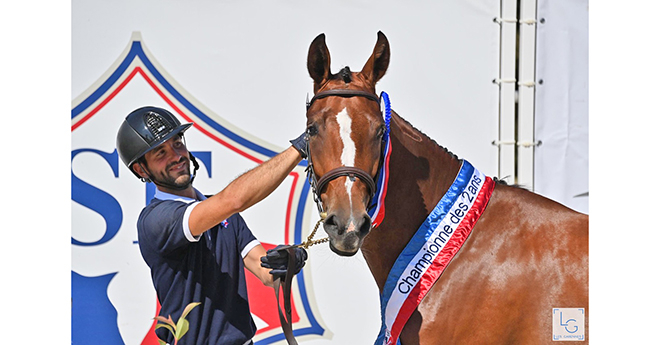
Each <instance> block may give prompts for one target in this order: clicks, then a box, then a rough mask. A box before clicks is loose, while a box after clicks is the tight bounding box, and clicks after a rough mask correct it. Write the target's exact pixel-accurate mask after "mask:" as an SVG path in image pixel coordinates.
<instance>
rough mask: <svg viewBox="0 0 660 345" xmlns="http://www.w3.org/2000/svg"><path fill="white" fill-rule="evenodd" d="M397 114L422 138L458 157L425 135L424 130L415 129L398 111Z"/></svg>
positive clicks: (455, 157)
mask: <svg viewBox="0 0 660 345" xmlns="http://www.w3.org/2000/svg"><path fill="white" fill-rule="evenodd" d="M397 115H398V116H399V118H400V119H401V120H403V122H405V123H406V124H407V125H408V126H410V128H412V129H413V130H414V131H415V132H417V133H419V134H421V135H422V136H423V137H424V138H426V139H427V140H429V141H430V142H432V143H433V144H434V145H436V146H438V147H439V148H441V149H442V150H444V151H445V152H446V153H447V154H449V155H450V156H452V158H454V159H460V158H459V157H458V156H457V155H456V154H454V153H453V152H451V151H449V149H447V148H446V147H444V146H442V145H440V144H438V143H437V142H436V141H435V140H434V139H433V138H431V137H429V136H428V135H426V133H424V132H422V131H421V130H419V129H417V128H416V127H415V126H413V125H412V124H411V123H410V122H408V120H406V119H404V118H403V117H401V115H399V114H398V113H397Z"/></svg>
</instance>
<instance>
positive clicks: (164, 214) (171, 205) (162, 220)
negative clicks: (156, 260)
mask: <svg viewBox="0 0 660 345" xmlns="http://www.w3.org/2000/svg"><path fill="white" fill-rule="evenodd" d="M196 205H197V203H193V204H187V203H184V202H177V201H160V202H157V203H156V204H155V205H154V204H150V205H149V207H147V208H145V209H144V210H143V212H142V214H141V215H140V218H139V219H138V226H137V227H138V240H139V242H140V245H147V246H149V247H151V248H153V249H154V250H156V251H157V252H159V253H160V254H163V255H165V254H168V253H170V252H172V251H174V250H176V249H178V248H181V247H183V246H185V245H187V244H189V243H191V242H196V241H198V240H199V237H197V238H195V237H193V236H192V234H191V233H190V228H189V227H188V218H189V217H190V212H191V211H192V209H193V208H194V207H195V206H196Z"/></svg>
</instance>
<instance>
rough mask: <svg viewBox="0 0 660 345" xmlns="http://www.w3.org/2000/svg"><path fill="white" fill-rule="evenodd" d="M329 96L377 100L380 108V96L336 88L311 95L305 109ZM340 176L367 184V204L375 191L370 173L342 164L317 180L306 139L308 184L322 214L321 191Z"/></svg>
mask: <svg viewBox="0 0 660 345" xmlns="http://www.w3.org/2000/svg"><path fill="white" fill-rule="evenodd" d="M330 96H337V97H364V98H367V99H369V100H372V101H374V102H377V103H378V107H379V108H380V97H378V96H377V95H375V94H373V93H370V92H365V91H359V90H347V89H337V90H327V91H322V92H319V93H317V94H316V95H314V97H312V99H311V100H309V101H307V111H309V108H310V107H311V106H312V104H313V103H314V101H316V100H317V99H321V98H325V97H330ZM342 176H347V177H348V178H349V179H350V180H351V181H355V178H356V177H357V178H359V179H360V180H361V181H362V182H364V184H366V185H367V189H368V192H369V202H368V203H367V205H369V204H370V203H371V199H372V198H373V196H374V194H375V193H376V182H375V181H374V178H373V177H372V176H371V174H369V173H368V172H366V171H364V170H362V169H360V168H356V167H348V166H342V167H339V168H335V169H332V170H330V171H328V172H327V173H325V175H323V176H321V178H320V179H318V180H317V179H316V173H315V172H314V165H313V164H312V153H311V150H310V149H309V140H308V141H307V180H308V181H309V184H310V186H311V187H312V193H313V196H314V202H315V203H316V207H317V208H318V210H319V214H323V205H322V203H321V191H322V190H323V188H324V187H325V186H326V185H327V184H328V183H330V181H332V180H334V179H336V178H338V177H342Z"/></svg>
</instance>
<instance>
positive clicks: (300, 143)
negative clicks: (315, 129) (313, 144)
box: [289, 132, 309, 159]
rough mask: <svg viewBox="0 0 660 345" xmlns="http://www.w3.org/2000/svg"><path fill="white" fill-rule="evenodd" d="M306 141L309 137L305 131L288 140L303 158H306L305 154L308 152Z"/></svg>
mask: <svg viewBox="0 0 660 345" xmlns="http://www.w3.org/2000/svg"><path fill="white" fill-rule="evenodd" d="M308 141H309V138H308V137H307V132H305V133H303V134H302V135H301V136H299V137H297V138H295V139H293V140H289V142H290V143H291V145H292V146H293V147H294V148H295V149H296V150H298V152H299V153H300V157H302V158H303V159H307V154H308V152H307V142H308Z"/></svg>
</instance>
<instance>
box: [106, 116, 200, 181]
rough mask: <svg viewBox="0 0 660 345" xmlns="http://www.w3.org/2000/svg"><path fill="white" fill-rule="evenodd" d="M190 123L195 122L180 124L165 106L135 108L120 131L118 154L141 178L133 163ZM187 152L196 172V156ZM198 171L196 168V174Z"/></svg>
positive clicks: (183, 130) (180, 132) (181, 132)
mask: <svg viewBox="0 0 660 345" xmlns="http://www.w3.org/2000/svg"><path fill="white" fill-rule="evenodd" d="M190 126H192V123H184V124H181V122H179V120H178V119H177V118H176V117H175V116H174V115H172V113H170V112H169V111H167V110H165V109H163V108H157V107H142V108H139V109H136V110H133V111H132V112H131V113H130V114H128V116H126V119H125V120H124V122H123V123H122V124H121V126H120V127H119V131H118V132H117V151H119V157H121V160H122V161H123V162H124V164H126V166H127V167H128V169H129V170H131V171H132V172H133V174H135V176H137V177H138V178H139V179H142V177H141V176H140V175H138V174H137V173H136V172H135V171H134V170H133V169H132V168H131V166H132V165H133V163H135V162H137V161H138V159H140V158H141V157H142V156H144V155H145V154H146V153H147V152H149V151H151V150H153V149H154V148H156V147H158V145H160V144H162V143H164V142H166V141H168V140H170V139H171V138H173V137H174V136H175V135H183V132H185V131H186V130H187V129H188V128H190ZM188 153H189V154H190V160H191V161H192V162H193V165H194V166H195V172H196V171H197V168H198V165H197V162H196V160H195V157H193V155H192V153H190V152H188ZM195 172H193V176H192V177H193V178H194V174H195ZM191 182H192V179H191ZM169 187H171V186H169Z"/></svg>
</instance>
